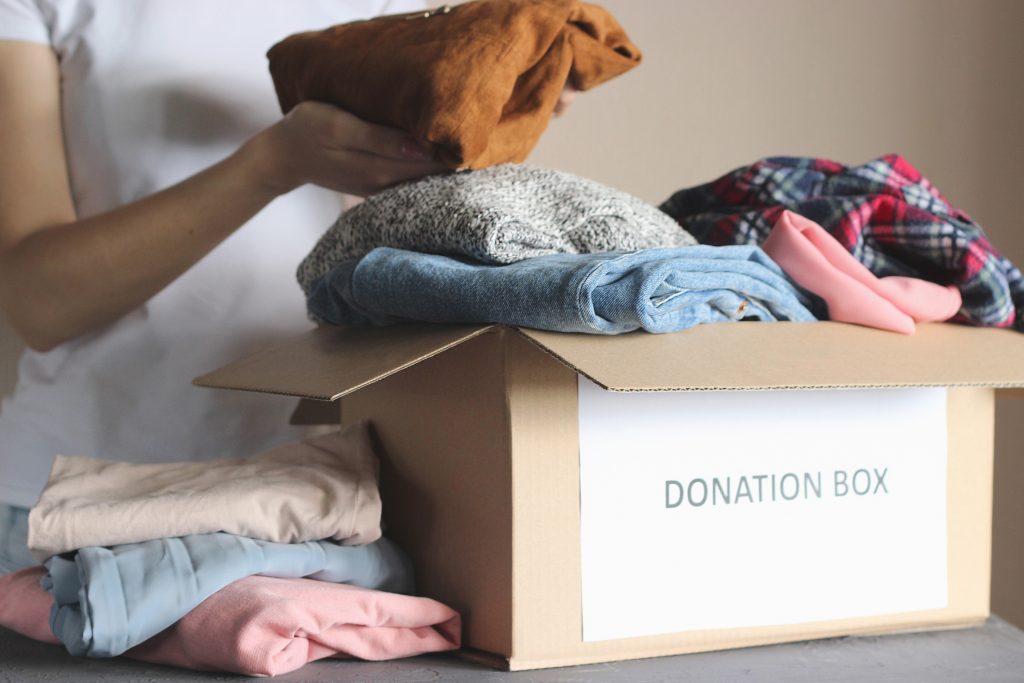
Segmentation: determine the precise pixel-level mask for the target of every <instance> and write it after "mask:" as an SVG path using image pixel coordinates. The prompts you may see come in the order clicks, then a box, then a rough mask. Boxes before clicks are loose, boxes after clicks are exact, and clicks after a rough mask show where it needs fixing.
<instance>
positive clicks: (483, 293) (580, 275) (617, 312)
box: [306, 246, 823, 334]
mask: <svg viewBox="0 0 1024 683" xmlns="http://www.w3.org/2000/svg"><path fill="white" fill-rule="evenodd" d="M819 303H820V302H819ZM306 304H307V306H308V308H309V312H310V313H311V314H312V316H313V317H314V318H316V319H318V320H320V321H322V322H327V323H331V324H334V325H388V324H393V323H399V322H403V321H409V320H419V321H423V322H436V323H504V324H506V325H519V326H523V327H532V328H537V329H542V330H553V331H556V332H584V333H589V334H621V333H623V332H630V331H632V330H636V329H644V330H647V331H648V332H675V331H678V330H684V329H686V328H689V327H693V326H694V325H700V324H704V323H714V322H722V321H730V320H742V319H753V320H800V321H809V320H814V319H815V315H814V314H813V313H812V312H811V310H809V309H808V306H811V307H813V306H815V299H813V297H809V296H807V295H806V294H805V293H804V292H802V291H800V290H799V289H798V288H796V287H795V286H794V285H793V284H792V282H791V281H790V280H789V279H788V278H787V277H786V275H785V274H784V273H783V272H782V270H781V269H780V268H779V266H778V265H776V264H775V262H774V261H772V260H771V259H770V258H769V257H768V256H767V255H766V254H765V253H764V252H763V251H761V249H759V248H758V247H752V246H732V247H709V246H694V247H679V248H668V249H645V250H642V251H635V252H626V253H624V252H606V253H597V254H554V255H550V256H538V257H536V258H531V259H526V260H524V261H519V262H517V263H510V264H507V265H500V266H494V265H483V264H480V263H476V262H473V261H467V260H465V259H460V258H453V257H450V256H441V255H435V254H422V253H417V252H412V251H404V250H400V249H390V248H386V247H381V248H378V249H374V250H373V251H371V252H370V253H369V254H368V255H366V256H365V257H363V258H362V259H360V260H359V261H357V262H345V263H340V264H338V265H337V266H336V267H335V268H334V270H332V271H331V272H329V273H328V274H327V275H325V276H323V277H321V278H319V279H318V280H316V282H315V283H314V284H313V286H312V288H311V290H310V293H309V297H308V299H307V301H306ZM822 310H823V309H822Z"/></svg>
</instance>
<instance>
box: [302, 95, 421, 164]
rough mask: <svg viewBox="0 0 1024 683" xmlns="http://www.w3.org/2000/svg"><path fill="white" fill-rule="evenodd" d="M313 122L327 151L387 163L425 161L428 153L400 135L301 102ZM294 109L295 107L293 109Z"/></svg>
mask: <svg viewBox="0 0 1024 683" xmlns="http://www.w3.org/2000/svg"><path fill="white" fill-rule="evenodd" d="M299 106H300V107H307V108H308V109H309V114H308V116H310V117H311V118H313V119H314V120H313V121H312V122H311V125H313V126H314V127H316V128H318V129H319V130H320V131H321V134H322V135H324V140H323V142H324V146H325V147H328V148H330V149H336V150H341V149H354V150H359V151H361V152H368V153H370V154H375V155H377V156H381V157H388V158H390V159H401V160H411V161H427V160H430V159H431V158H433V153H432V151H431V150H430V149H429V148H428V147H426V146H424V145H421V144H419V143H417V142H416V141H415V140H414V139H413V138H412V137H411V136H409V135H408V134H407V133H404V132H403V131H400V130H398V129H395V128H389V127H387V126H381V125H377V124H375V123H370V122H368V121H364V120H362V119H361V118H359V117H358V116H356V115H355V114H352V113H350V112H347V111H345V110H343V109H338V108H337V107H333V106H331V105H329V104H323V103H320V102H305V103H303V104H301V105H299ZM297 108H298V107H297Z"/></svg>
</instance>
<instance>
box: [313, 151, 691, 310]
mask: <svg viewBox="0 0 1024 683" xmlns="http://www.w3.org/2000/svg"><path fill="white" fill-rule="evenodd" d="M695 243H696V242H695V240H694V239H693V237H691V236H690V234H689V233H688V232H686V231H685V230H683V229H682V228H681V227H679V225H678V224H676V222H675V221H674V220H672V219H671V218H669V216H668V215H666V214H665V213H663V212H662V211H660V210H659V209H657V208H656V207H654V206H651V205H650V204H647V203H646V202H643V201H641V200H640V199H637V198H636V197H633V196H632V195H629V194H626V193H625V192H620V191H619V190H615V189H613V188H610V187H606V186H605V185H601V184H599V183H596V182H594V181H592V180H587V179H585V178H580V177H578V176H574V175H572V174H569V173H563V172H561V171H553V170H550V169H545V168H532V167H529V166H523V165H520V164H502V165H500V166H491V167H489V168H485V169H481V170H478V171H465V172H460V173H451V174H447V175H437V176H431V177H429V178H424V179H422V180H418V181H414V182H411V183H406V184H404V185H399V186H397V187H394V188H391V189H388V190H385V191H383V192H380V193H379V194H376V195H373V196H372V197H369V198H368V199H367V200H366V201H365V202H363V203H362V204H359V205H358V206H356V207H354V208H352V209H349V210H348V211H346V212H344V213H343V214H341V217H340V218H338V220H337V221H336V222H335V223H334V225H332V226H331V227H330V229H328V231H327V232H326V233H325V234H324V236H323V237H321V238H320V241H319V242H318V243H317V245H316V246H315V247H314V248H313V251H311V252H310V254H309V255H308V256H307V257H306V258H305V260H304V261H303V262H302V264H301V265H300V266H299V270H298V274H297V275H298V279H299V283H300V284H301V285H302V288H303V289H304V290H305V292H306V293H307V294H309V291H310V288H311V286H312V284H313V282H314V281H315V280H317V279H318V278H319V277H321V276H323V275H325V274H326V273H328V272H329V271H330V270H331V269H333V268H334V266H335V265H337V264H338V263H340V262H342V261H352V260H356V259H359V258H362V257H363V256H365V255H366V254H367V253H369V252H370V251H371V250H372V249H374V248H376V247H393V248H396V249H407V250H410V251H420V252H427V253H432V254H449V255H457V256H467V257H469V258H472V259H475V260H477V261H480V262H483V263H513V262H515V261H521V260H523V259H527V258H532V257H534V256H542V255H544V254H557V253H569V254H583V253H592V252H600V251H636V250H638V249H649V248H654V247H682V246H689V245H692V244H695Z"/></svg>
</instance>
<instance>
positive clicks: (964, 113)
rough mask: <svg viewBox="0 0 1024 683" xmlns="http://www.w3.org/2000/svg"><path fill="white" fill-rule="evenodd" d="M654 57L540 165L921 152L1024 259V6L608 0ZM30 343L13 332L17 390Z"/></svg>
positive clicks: (706, 170) (1016, 407) (597, 101)
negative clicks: (1022, 35) (1022, 34)
mask: <svg viewBox="0 0 1024 683" xmlns="http://www.w3.org/2000/svg"><path fill="white" fill-rule="evenodd" d="M603 4H604V5H605V6H606V7H608V8H609V9H610V10H611V11H612V12H613V13H614V14H615V15H616V16H617V17H618V18H619V20H620V21H621V23H622V24H623V25H624V26H625V27H626V29H627V30H628V31H629V33H630V35H631V37H632V38H633V39H634V40H635V41H636V43H637V44H638V45H640V47H641V48H642V49H643V51H644V53H645V62H644V64H643V65H642V66H641V67H640V68H638V69H636V70H634V71H633V72H632V73H630V74H627V75H626V76H624V77H622V78H621V79H619V80H617V81H614V82H612V83H609V84H608V85H606V86H603V87H601V88H599V89H597V90H595V91H593V92H591V93H586V94H585V95H582V96H581V97H579V98H578V100H577V102H576V103H575V104H574V105H573V108H572V110H571V111H570V113H569V115H568V116H567V117H565V118H563V119H561V120H558V121H555V122H553V124H552V126H551V128H550V129H549V132H548V133H547V134H546V136H545V138H544V139H543V141H542V142H541V144H540V146H539V148H538V149H537V151H536V152H535V153H534V155H533V158H532V159H531V161H532V162H533V163H536V164H539V165H544V166H551V167H555V168H561V169H564V170H568V171H572V172H574V173H578V174H580V175H585V176H588V177H591V178H594V179H596V180H599V181H602V182H604V183H607V184H609V185H613V186H616V187H619V188H622V189H624V190H627V191H629V192H632V193H633V194H636V195H638V196H640V197H642V198H644V199H647V200H649V201H651V202H660V201H661V200H663V199H664V198H666V197H667V196H668V195H669V194H670V193H671V192H672V191H674V190H676V189H679V188H681V187H685V186H688V185H693V184H697V183H700V182H704V181H706V180H709V179H712V178H714V177H717V176H718V175H720V174H722V173H724V172H726V171H728V170H730V169H732V168H734V167H736V166H740V165H743V164H746V163H750V162H752V161H754V160H755V159H758V158H760V157H763V156H768V155H777V154H792V155H814V156H825V157H831V158H834V159H837V160H841V161H844V162H847V163H860V162H862V161H865V160H867V159H870V158H872V157H875V156H877V155H880V154H884V153H886V152H899V153H902V154H903V155H905V156H907V157H908V158H909V159H910V160H911V161H912V162H913V163H915V164H916V165H917V166H918V167H919V168H920V169H922V170H923V171H924V173H925V174H926V175H927V176H928V177H929V178H930V179H931V180H932V181H933V182H934V183H935V184H936V185H937V186H938V187H939V189H940V190H942V191H943V192H944V193H945V194H946V196H947V197H949V198H950V199H951V201H953V203H954V204H956V205H958V206H960V207H961V208H963V209H965V210H966V211H968V212H969V213H970V214H972V215H973V216H974V217H975V218H976V219H977V220H978V221H979V222H980V223H981V224H982V225H983V226H985V227H986V229H987V231H988V232H989V234H990V236H991V238H992V240H993V242H994V243H995V244H996V245H997V246H998V247H999V248H1001V249H1002V250H1003V251H1004V252H1005V253H1006V254H1007V255H1009V256H1010V257H1011V258H1012V259H1014V260H1015V261H1016V262H1017V263H1018V264H1024V229H1022V226H1021V214H1022V209H1024V207H1022V199H1021V198H1022V195H1024V170H1022V169H1024V85H1022V84H1024V75H1022V67H1024V41H1021V40H1020V39H1019V27H1020V26H1024V2H1020V1H1019V0H857V2H839V1H836V0H605V1H604V3H603ZM19 349H20V346H19V344H18V343H17V341H16V339H15V338H14V337H13V335H12V334H11V333H10V331H9V330H7V329H6V328H0V387H5V388H6V387H12V386H13V384H14V378H15V368H16V364H17V355H18V353H19ZM996 441H997V462H996V491H995V495H996V513H995V550H994V553H993V575H994V584H993V605H994V609H995V611H996V612H998V613H1000V614H1002V615H1003V616H1004V617H1007V618H1009V619H1011V620H1014V621H1015V622H1016V623H1017V624H1019V625H1021V626H1024V591H1022V590H1021V589H1020V587H1019V581H1020V579H1021V577H1024V495H1021V494H1020V493H1019V492H1020V491H1022V490H1024V447H1022V444H1024V400H1011V399H1005V400H1001V401H1000V402H999V406H998V427H997V437H996Z"/></svg>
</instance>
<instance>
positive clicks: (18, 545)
mask: <svg viewBox="0 0 1024 683" xmlns="http://www.w3.org/2000/svg"><path fill="white" fill-rule="evenodd" d="M27 539H28V510H26V509H25V508H19V507H14V506H13V505H6V504H4V503H0V574H10V573H11V572H14V571H18V570H19V569H24V568H25V567H31V566H32V565H34V564H38V563H37V562H36V561H35V559H34V558H33V557H32V554H31V553H29V551H28V543H27Z"/></svg>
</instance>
